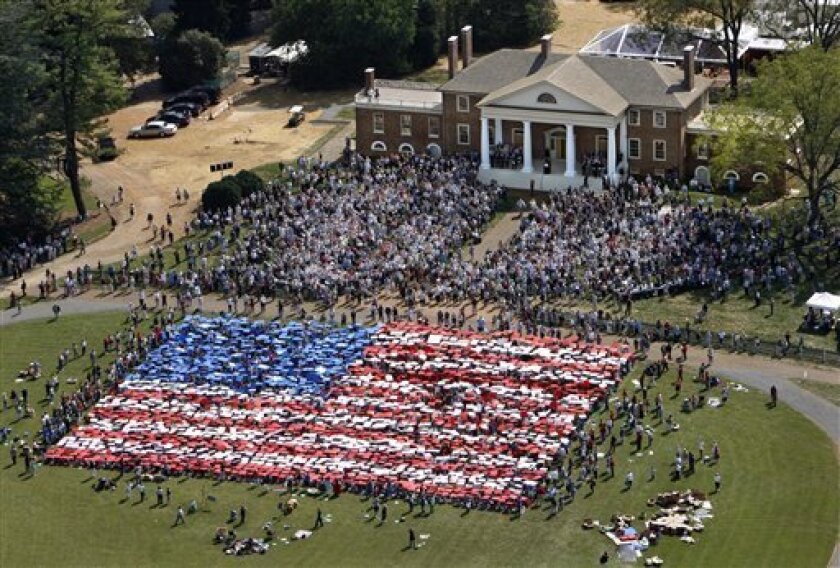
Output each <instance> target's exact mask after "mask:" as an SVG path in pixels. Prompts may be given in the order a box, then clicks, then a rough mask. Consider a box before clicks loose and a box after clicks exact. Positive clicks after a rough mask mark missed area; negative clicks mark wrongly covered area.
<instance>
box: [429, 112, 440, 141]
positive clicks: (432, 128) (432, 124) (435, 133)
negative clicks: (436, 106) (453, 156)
mask: <svg viewBox="0 0 840 568" xmlns="http://www.w3.org/2000/svg"><path fill="white" fill-rule="evenodd" d="M429 138H440V117H439V116H430V117H429Z"/></svg>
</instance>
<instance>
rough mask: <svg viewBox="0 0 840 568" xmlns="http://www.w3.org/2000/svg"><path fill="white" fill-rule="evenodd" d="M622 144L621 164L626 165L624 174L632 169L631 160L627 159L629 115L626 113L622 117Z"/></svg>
mask: <svg viewBox="0 0 840 568" xmlns="http://www.w3.org/2000/svg"><path fill="white" fill-rule="evenodd" d="M619 141H620V144H621V156H622V157H621V162H622V164H624V173H627V171H628V170H629V169H630V160H629V159H628V158H627V147H628V144H627V113H626V112H625V113H624V116H622V117H621V138H620V139H619Z"/></svg>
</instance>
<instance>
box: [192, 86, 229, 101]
mask: <svg viewBox="0 0 840 568" xmlns="http://www.w3.org/2000/svg"><path fill="white" fill-rule="evenodd" d="M186 92H188V93H204V94H205V95H207V98H208V99H209V100H210V104H211V105H217V104H219V101H220V100H221V99H222V90H221V89H219V88H218V87H208V86H205V85H198V86H196V87H191V88H189V89H187V91H186Z"/></svg>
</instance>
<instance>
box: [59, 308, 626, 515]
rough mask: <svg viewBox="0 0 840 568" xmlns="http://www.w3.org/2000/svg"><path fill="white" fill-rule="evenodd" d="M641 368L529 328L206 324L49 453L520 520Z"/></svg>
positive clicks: (194, 321) (69, 459)
mask: <svg viewBox="0 0 840 568" xmlns="http://www.w3.org/2000/svg"><path fill="white" fill-rule="evenodd" d="M630 358H631V355H630V352H629V350H628V349H627V348H626V347H624V346H619V345H613V346H604V345H592V344H584V343H578V342H577V341H576V340H574V339H564V340H558V339H550V338H539V337H531V336H519V335H517V334H515V333H513V332H504V333H495V334H489V335H488V334H478V333H472V332H466V331H460V330H450V329H443V328H434V327H428V326H421V325H416V324H409V323H395V324H388V325H385V326H382V327H353V328H335V327H329V326H323V325H319V324H299V323H293V324H289V325H287V326H282V325H280V324H273V323H268V324H267V323H265V322H254V321H249V320H245V319H235V318H215V319H207V318H199V317H193V318H188V319H187V320H185V321H184V322H183V323H182V324H180V326H179V327H177V328H176V329H175V331H174V332H172V333H170V334H168V336H167V338H166V341H165V342H164V343H163V345H161V346H160V347H159V348H158V349H156V350H155V351H153V352H152V353H151V354H150V355H149V356H148V357H147V358H146V360H145V361H144V362H143V363H142V364H141V365H140V366H138V367H137V368H136V369H135V371H134V372H133V373H132V374H130V375H129V376H128V377H127V378H126V380H124V381H123V382H122V383H121V384H120V386H119V388H118V389H117V390H116V392H115V394H113V395H109V396H106V397H104V398H103V399H102V400H101V401H100V402H99V403H98V404H97V405H96V406H95V407H94V408H93V409H92V410H91V412H90V414H89V416H88V419H87V421H86V424H85V425H83V426H79V427H77V428H75V429H74V430H73V431H71V432H70V433H69V434H68V435H67V436H65V437H64V438H63V439H62V440H60V441H59V443H58V444H57V445H56V446H54V447H52V448H51V449H50V450H49V451H48V453H47V457H48V460H49V461H50V462H51V463H56V464H66V465H85V466H96V467H111V468H134V467H137V466H140V467H142V468H143V469H145V470H149V471H164V472H168V473H171V474H175V475H178V474H191V475H209V476H213V477H217V478H221V477H224V478H228V479H241V480H260V481H263V482H266V483H279V482H282V481H284V480H286V479H288V478H290V477H294V478H301V477H303V478H307V479H308V481H309V482H311V483H320V482H323V481H330V482H333V483H340V484H341V485H342V486H343V487H345V488H347V489H349V490H356V491H362V490H364V489H365V488H369V487H370V486H371V484H375V485H378V486H384V485H385V484H389V483H390V484H392V485H395V486H398V487H400V488H401V489H402V490H404V491H409V492H414V491H423V492H425V493H426V494H427V495H435V496H436V498H437V499H438V500H440V501H446V502H458V503H463V502H465V501H466V500H472V501H473V503H475V504H477V505H481V504H483V505H485V506H488V507H493V508H499V509H510V508H512V507H514V506H516V505H517V503H519V502H523V501H524V502H528V501H530V500H531V499H532V498H533V496H534V495H535V493H536V488H537V485H538V484H539V482H540V481H541V480H542V479H543V478H544V477H545V476H546V474H547V472H548V465H549V463H550V461H551V459H552V458H553V457H554V456H555V455H556V453H557V452H558V450H559V448H560V447H561V445H564V444H568V443H569V437H570V435H571V433H572V432H573V430H574V429H575V427H576V422H577V421H578V420H580V419H581V418H585V417H586V416H587V415H588V413H589V412H590V411H591V408H592V405H593V403H594V402H595V401H596V400H599V399H603V398H604V397H605V396H606V395H607V393H608V392H609V389H611V388H612V387H614V386H615V384H616V382H617V381H618V380H620V378H621V372H622V370H623V369H626V368H627V366H628V365H629V363H630Z"/></svg>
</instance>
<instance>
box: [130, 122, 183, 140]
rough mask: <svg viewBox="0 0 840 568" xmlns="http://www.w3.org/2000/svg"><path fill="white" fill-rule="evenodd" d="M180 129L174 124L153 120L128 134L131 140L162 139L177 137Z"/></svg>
mask: <svg viewBox="0 0 840 568" xmlns="http://www.w3.org/2000/svg"><path fill="white" fill-rule="evenodd" d="M176 132H178V127H177V126H176V125H174V124H170V123H167V122H163V121H162V120H153V121H151V122H147V123H146V124H143V125H141V126H135V127H134V128H132V129H131V130H129V132H128V137H129V138H158V137H160V138H162V137H164V136H175V133H176Z"/></svg>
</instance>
